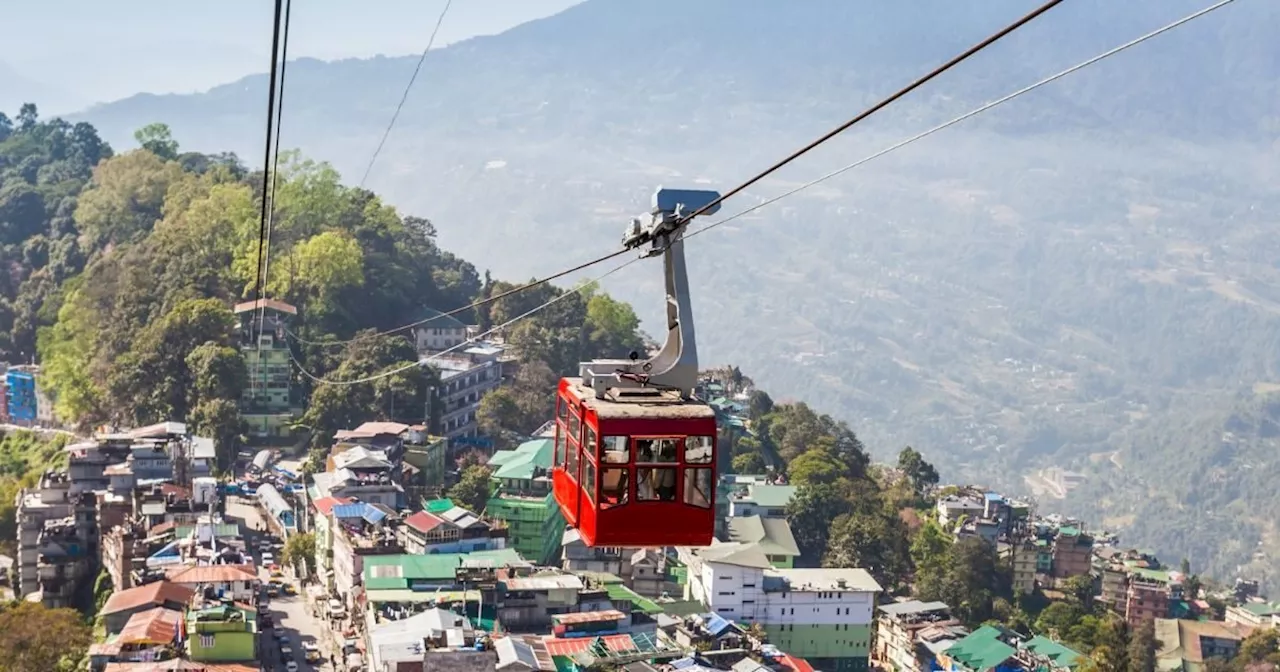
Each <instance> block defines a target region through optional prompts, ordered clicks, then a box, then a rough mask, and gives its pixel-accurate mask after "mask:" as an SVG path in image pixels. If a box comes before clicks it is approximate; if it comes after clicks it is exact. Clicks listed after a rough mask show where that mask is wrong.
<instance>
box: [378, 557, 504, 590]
mask: <svg viewBox="0 0 1280 672" xmlns="http://www.w3.org/2000/svg"><path fill="white" fill-rule="evenodd" d="M464 559H472V560H493V561H495V562H498V563H518V562H522V561H523V558H521V557H520V554H519V553H517V552H516V550H515V549H514V548H503V549H499V550H496V551H473V552H471V553H437V554H434V555H408V554H404V555H369V556H365V559H364V587H365V589H366V590H398V589H402V588H408V587H409V581H411V580H416V581H444V580H448V579H452V578H453V577H454V576H455V573H456V571H457V569H458V567H460V566H461V565H462V561H463V560H464ZM379 567H398V568H399V569H398V570H392V571H390V572H388V571H387V570H379V569H377V568H379Z"/></svg>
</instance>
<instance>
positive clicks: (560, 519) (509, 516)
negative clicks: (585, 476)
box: [485, 439, 564, 565]
mask: <svg viewBox="0 0 1280 672" xmlns="http://www.w3.org/2000/svg"><path fill="white" fill-rule="evenodd" d="M553 446H554V442H553V441H552V440H550V439H535V440H533V441H526V442H524V443H522V444H520V446H519V447H517V448H516V449H515V450H500V451H498V452H496V453H494V454H493V457H491V458H490V459H489V466H490V468H491V469H492V470H493V471H492V473H491V475H490V482H491V484H492V496H491V497H490V498H489V502H488V504H487V505H486V506H485V515H487V516H488V517H489V518H491V519H493V520H500V521H502V522H503V523H505V524H506V526H507V530H508V535H509V536H508V541H507V543H508V545H510V546H511V547H512V548H514V549H515V550H517V551H519V553H520V555H522V556H524V557H526V558H528V559H530V560H532V561H534V562H536V563H538V564H541V565H550V564H555V559H556V557H557V556H558V555H559V552H560V542H561V537H562V536H563V535H562V533H563V531H564V516H562V515H561V514H560V507H559V505H557V504H556V500H555V496H554V495H553V494H552V493H551V477H550V475H549V474H548V473H547V469H549V468H550V467H551V460H552V457H553V456H552V452H553Z"/></svg>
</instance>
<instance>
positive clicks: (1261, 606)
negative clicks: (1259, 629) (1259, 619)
mask: <svg viewBox="0 0 1280 672" xmlns="http://www.w3.org/2000/svg"><path fill="white" fill-rule="evenodd" d="M1240 608H1241V609H1244V610H1245V611H1247V612H1249V613H1251V614H1253V615H1254V616H1268V615H1270V614H1274V613H1276V612H1277V611H1280V609H1277V607H1276V605H1274V604H1268V603H1266V602H1246V603H1244V604H1242V605H1240Z"/></svg>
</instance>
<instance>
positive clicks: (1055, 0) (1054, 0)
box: [681, 0, 1062, 222]
mask: <svg viewBox="0 0 1280 672" xmlns="http://www.w3.org/2000/svg"><path fill="white" fill-rule="evenodd" d="M1061 3H1062V0H1049V2H1046V3H1045V4H1043V5H1041V6H1040V7H1038V8H1036V9H1035V10H1034V11H1032V12H1031V13H1029V14H1027V15H1025V16H1023V17H1022V18H1020V19H1018V20H1017V21H1014V22H1013V23H1011V24H1009V25H1008V26H1005V27H1004V28H1002V29H1000V30H999V31H998V32H996V33H995V34H993V35H991V36H990V37H988V38H987V39H985V40H983V41H981V42H979V43H977V44H975V45H973V46H972V47H969V48H968V49H966V50H965V51H964V52H963V53H961V54H960V55H958V56H956V57H954V58H952V59H951V60H949V61H947V62H946V63H943V64H942V65H939V66H938V67H936V68H934V69H933V70H932V71H931V72H929V73H928V74H926V75H924V76H923V77H920V78H919V79H917V80H915V81H914V82H912V83H910V84H908V85H907V86H905V87H903V88H901V89H898V91H897V92H896V93H893V94H892V95H890V96H889V97H887V98H885V99H883V100H881V101H880V102H878V103H876V104H875V105H872V106H871V107H869V108H867V109H866V110H864V111H863V112H861V113H860V114H858V116H856V117H854V118H852V119H850V120H848V121H846V122H844V123H843V124H840V125H839V126H837V127H835V128H833V129H831V130H830V131H828V132H827V133H826V135H823V136H822V137H820V138H818V139H817V140H814V141H813V142H810V143H809V144H807V145H805V146H804V147H801V148H800V149H797V150H796V151H794V152H792V153H791V155H789V156H787V157H786V158H785V159H783V160H781V161H779V162H777V163H775V164H773V165H772V166H769V167H768V168H766V169H764V170H763V171H762V172H760V173H757V174H756V175H755V177H752V178H751V179H749V180H747V181H746V182H743V183H742V184H739V185H738V186H736V187H734V188H732V189H730V190H729V191H727V192H725V193H724V194H722V195H721V196H720V197H719V198H717V199H715V200H714V201H711V202H710V203H707V204H706V205H704V206H702V207H701V208H698V209H697V210H694V211H693V212H692V213H690V214H689V215H687V216H685V217H684V218H682V220H681V221H682V222H688V221H690V220H692V219H693V218H694V217H697V216H698V215H701V214H703V213H705V212H708V211H710V210H711V209H712V208H714V207H716V206H717V205H719V204H721V203H723V202H725V201H726V200H728V199H730V198H732V197H733V196H734V195H736V194H738V193H740V192H742V191H743V190H744V189H746V188H748V187H750V186H751V185H753V184H755V183H756V182H759V181H760V180H763V179H764V178H766V177H768V176H769V175H772V174H773V173H774V172H776V171H777V170H779V169H781V168H782V167H783V166H785V165H787V164H789V163H791V162H792V161H795V160H796V159H798V158H800V157H801V156H803V155H805V154H807V153H809V152H810V151H811V150H813V149H814V148H816V147H817V146H818V145H821V144H822V143H824V142H826V141H828V140H830V139H831V138H834V137H835V136H837V135H839V134H841V133H843V132H845V131H846V130H848V129H849V128H850V127H851V126H853V125H854V124H857V123H858V122H860V121H862V120H863V119H866V118H867V117H869V116H871V115H873V114H875V113H876V112H879V111H880V110H882V109H884V108H886V107H888V106H889V105H892V104H893V103H894V102H896V101H897V100H898V99H900V98H902V97H903V96H905V95H907V94H909V93H911V92H912V91H915V90H916V89H918V88H920V87H921V86H924V85H925V84H927V83H928V82H929V81H930V80H932V79H934V78H936V77H938V76H939V75H941V74H942V73H944V72H946V71H948V70H950V69H951V68H953V67H955V66H957V65H960V64H961V63H963V62H964V61H966V60H968V59H969V57H971V56H973V55H974V54H977V53H978V52H980V51H982V50H983V49H986V48H987V47H989V46H991V45H992V44H995V43H996V42H998V41H999V40H1000V39H1002V38H1004V37H1005V36H1007V35H1009V34H1010V33H1012V32H1014V31H1015V30H1017V29H1019V28H1021V27H1023V26H1025V25H1026V24H1028V23H1030V22H1032V21H1034V20H1035V19H1036V18H1038V17H1039V16H1040V15H1041V14H1044V13H1045V12H1047V11H1049V10H1050V9H1053V8H1054V7H1056V6H1058V5H1059V4H1061Z"/></svg>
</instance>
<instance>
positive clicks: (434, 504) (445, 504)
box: [424, 497, 454, 513]
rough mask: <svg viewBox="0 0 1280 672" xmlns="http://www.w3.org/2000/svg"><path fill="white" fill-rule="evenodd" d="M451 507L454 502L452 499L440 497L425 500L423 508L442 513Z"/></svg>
mask: <svg viewBox="0 0 1280 672" xmlns="http://www.w3.org/2000/svg"><path fill="white" fill-rule="evenodd" d="M453 507H454V503H453V500H452V499H449V498H448V497H441V498H440V499H433V500H431V501H429V502H427V505H426V507H424V508H426V510H427V513H444V512H445V511H448V510H449V509H452V508H453Z"/></svg>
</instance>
